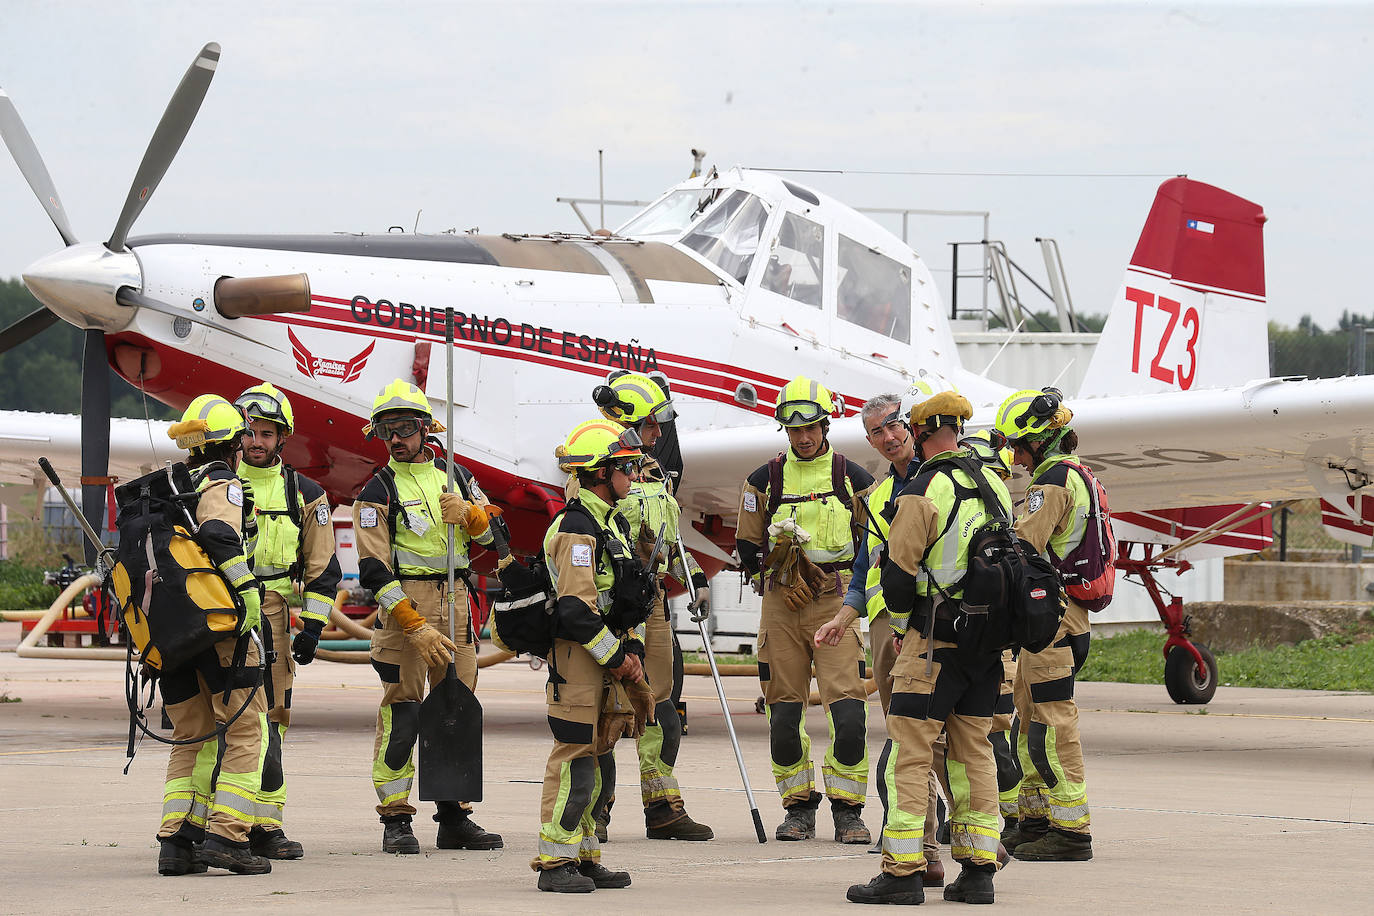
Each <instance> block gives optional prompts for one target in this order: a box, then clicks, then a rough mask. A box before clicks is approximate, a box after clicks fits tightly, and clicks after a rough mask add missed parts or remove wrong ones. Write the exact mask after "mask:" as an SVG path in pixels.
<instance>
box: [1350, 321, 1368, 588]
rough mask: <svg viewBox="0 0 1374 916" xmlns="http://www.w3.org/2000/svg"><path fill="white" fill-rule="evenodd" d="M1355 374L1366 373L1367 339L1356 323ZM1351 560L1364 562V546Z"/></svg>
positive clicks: (1356, 549) (1354, 548) (1356, 547)
mask: <svg viewBox="0 0 1374 916" xmlns="http://www.w3.org/2000/svg"><path fill="white" fill-rule="evenodd" d="M1354 331H1355V374H1356V375H1364V373H1365V353H1366V346H1365V345H1366V340H1367V338H1366V337H1365V328H1364V325H1362V324H1357V325H1355V328H1354ZM1350 561H1351V562H1352V563H1363V562H1364V548H1363V547H1361V546H1360V545H1358V544H1352V545H1350Z"/></svg>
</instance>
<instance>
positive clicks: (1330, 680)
mask: <svg viewBox="0 0 1374 916" xmlns="http://www.w3.org/2000/svg"><path fill="white" fill-rule="evenodd" d="M1371 629H1374V624H1371V622H1370V621H1369V618H1368V617H1367V616H1366V617H1365V618H1363V619H1362V620H1361V621H1360V622H1359V623H1358V624H1352V625H1350V626H1348V627H1346V628H1345V629H1344V630H1343V631H1342V632H1340V633H1333V634H1331V635H1329V636H1323V637H1321V638H1320V639H1308V640H1304V641H1303V642H1300V643H1298V644H1297V645H1295V646H1276V647H1274V648H1272V649H1267V648H1262V647H1259V646H1255V647H1252V648H1249V649H1245V650H1243V651H1240V652H1218V653H1217V669H1218V672H1219V679H1220V682H1221V684H1222V686H1231V687H1278V688H1287V689H1294V690H1349V691H1359V692H1366V693H1367V692H1369V691H1370V689H1371V685H1374V639H1371V638H1370V631H1371ZM1163 647H1164V636H1163V634H1161V633H1154V632H1148V631H1143V630H1139V631H1135V632H1131V633H1123V634H1121V635H1120V636H1113V637H1112V638H1110V639H1094V640H1093V641H1092V651H1091V652H1089V654H1088V661H1087V663H1086V664H1084V665H1083V670H1081V671H1079V673H1078V680H1080V681H1117V682H1120V683H1126V684H1158V683H1162V682H1163V680H1164V656H1163V655H1162V654H1161V652H1160V650H1161V649H1162V648H1163Z"/></svg>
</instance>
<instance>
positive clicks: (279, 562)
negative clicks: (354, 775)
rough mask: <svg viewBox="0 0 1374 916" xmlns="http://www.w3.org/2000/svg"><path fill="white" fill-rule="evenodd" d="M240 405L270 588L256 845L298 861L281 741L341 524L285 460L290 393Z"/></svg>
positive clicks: (315, 641) (327, 594) (327, 601)
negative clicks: (294, 603)
mask: <svg viewBox="0 0 1374 916" xmlns="http://www.w3.org/2000/svg"><path fill="white" fill-rule="evenodd" d="M234 406H235V407H237V408H239V410H241V411H243V414H244V418H245V420H246V421H247V424H248V429H247V431H246V432H245V433H244V434H243V457H242V460H240V462H239V466H238V476H239V477H240V478H241V479H242V480H243V481H244V482H246V483H247V484H248V486H249V488H250V490H251V492H252V493H253V503H254V506H255V507H256V509H255V512H256V520H257V526H258V538H257V547H256V548H255V550H254V552H253V574H254V575H255V576H257V579H258V581H259V582H261V583H262V585H263V587H264V592H263V600H262V617H263V636H264V639H263V643H264V645H265V646H266V647H267V655H268V658H269V659H270V660H271V678H270V686H271V691H272V697H271V699H272V704H271V709H270V710H269V712H268V713H267V721H268V732H267V757H266V759H265V760H264V762H263V771H262V790H261V791H260V792H259V793H258V800H257V806H256V813H255V817H254V824H253V830H252V832H251V833H250V834H249V842H250V843H251V844H252V848H253V851H254V852H255V853H257V854H258V855H260V856H265V857H266V858H269V859H299V858H300V857H301V856H303V855H304V854H305V850H304V849H303V848H302V846H301V844H300V843H298V842H297V841H295V840H291V839H287V836H286V833H285V831H284V830H283V829H282V808H283V806H284V805H285V804H286V774H285V771H284V769H283V767H282V742H283V741H284V740H285V738H286V730H287V728H288V727H289V726H290V725H291V686H292V683H293V682H294V681H295V677H296V665H298V664H300V665H308V664H310V662H312V661H313V660H314V658H315V648H316V647H317V646H318V645H319V641H320V631H321V630H323V629H324V625H325V624H326V623H327V622H328V621H329V610H330V607H331V606H332V605H333V603H334V592H335V589H337V588H338V585H339V578H340V572H339V561H338V558H336V557H335V556H334V524H333V521H332V520H331V517H330V508H329V497H328V496H326V495H325V492H324V488H323V487H321V486H320V485H319V484H317V483H316V482H315V481H313V480H311V479H310V478H308V477H305V476H302V475H301V474H298V473H296V470H295V469H294V468H292V467H290V466H288V465H286V464H284V463H283V462H282V460H281V450H282V446H284V445H285V444H286V439H287V437H288V436H290V435H291V433H292V432H293V431H294V428H295V421H294V417H293V414H292V411H291V402H290V401H289V400H287V398H286V395H285V394H283V393H282V392H280V391H278V390H277V389H276V388H275V387H274V386H273V385H271V384H268V383H266V382H264V383H262V384H260V385H254V386H253V387H252V388H249V389H248V390H247V391H245V392H243V394H241V395H239V397H238V399H237V400H236V401H234ZM297 583H299V584H300V586H301V597H302V606H301V610H300V622H301V632H300V633H299V634H297V636H296V638H295V641H294V642H292V641H291V618H290V614H289V612H288V610H287V599H288V598H290V596H291V594H292V592H293V590H294V589H295V587H296V584H297ZM293 656H294V661H293Z"/></svg>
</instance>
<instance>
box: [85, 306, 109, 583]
mask: <svg viewBox="0 0 1374 916" xmlns="http://www.w3.org/2000/svg"><path fill="white" fill-rule="evenodd" d="M109 473H110V362H109V359H108V357H107V356H106V354H105V332H104V331H100V330H89V331H87V332H86V348H85V351H84V352H83V353H82V357H81V514H82V515H84V516H85V517H86V521H87V522H89V523H90V525H91V528H93V529H95V530H96V531H103V530H104V528H105V494H106V489H107V488H106V486H105V484H103V483H87V482H86V481H88V480H93V479H95V480H98V479H99V478H103V477H107V476H109ZM85 547H86V563H87V565H90V566H94V565H95V553H96V551H95V545H94V544H92V543H90V541H89V540H88V541H87V542H86V545H85Z"/></svg>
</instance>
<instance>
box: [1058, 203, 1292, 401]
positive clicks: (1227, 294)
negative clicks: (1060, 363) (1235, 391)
mask: <svg viewBox="0 0 1374 916" xmlns="http://www.w3.org/2000/svg"><path fill="white" fill-rule="evenodd" d="M1264 221H1265V215H1264V211H1263V210H1262V209H1261V208H1260V206H1259V205H1258V204H1255V203H1251V202H1250V201H1248V200H1245V199H1244V198H1241V197H1237V196H1236V195H1234V194H1231V193H1230V192H1228V191H1223V190H1222V189H1221V188H1217V187H1213V186H1212V185H1209V184H1203V183H1202V182H1200V181H1193V180H1191V179H1188V178H1171V179H1169V180H1168V181H1166V182H1164V183H1163V184H1161V185H1160V186H1159V191H1158V192H1157V193H1156V194H1155V202H1154V206H1153V207H1152V208H1151V209H1150V216H1149V218H1148V219H1147V220H1146V221H1145V228H1144V230H1143V231H1142V232H1141V233H1140V241H1139V242H1137V243H1136V247H1135V253H1134V254H1132V255H1131V262H1130V264H1129V265H1128V266H1127V268H1126V277H1125V281H1124V282H1123V283H1122V285H1121V288H1120V289H1119V290H1118V291H1117V294H1116V299H1115V300H1114V301H1113V304H1112V310H1111V312H1110V314H1109V315H1108V316H1107V323H1106V325H1105V327H1103V329H1102V337H1101V338H1100V340H1099V341H1098V344H1097V348H1096V349H1095V350H1094V352H1093V358H1092V362H1091V363H1090V364H1089V366H1088V371H1087V374H1086V375H1085V376H1084V379H1083V386H1082V388H1081V389H1080V391H1079V393H1080V395H1082V396H1101V395H1107V394H1148V393H1153V392H1160V391H1179V390H1184V391H1186V390H1189V389H1192V388H1215V387H1224V386H1228V385H1237V384H1241V383H1244V382H1247V381H1250V380H1251V379H1256V378H1266V377H1268V375H1269V343H1268V340H1269V333H1268V316H1267V314H1266V309H1265V300H1264V236H1263V230H1264Z"/></svg>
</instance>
